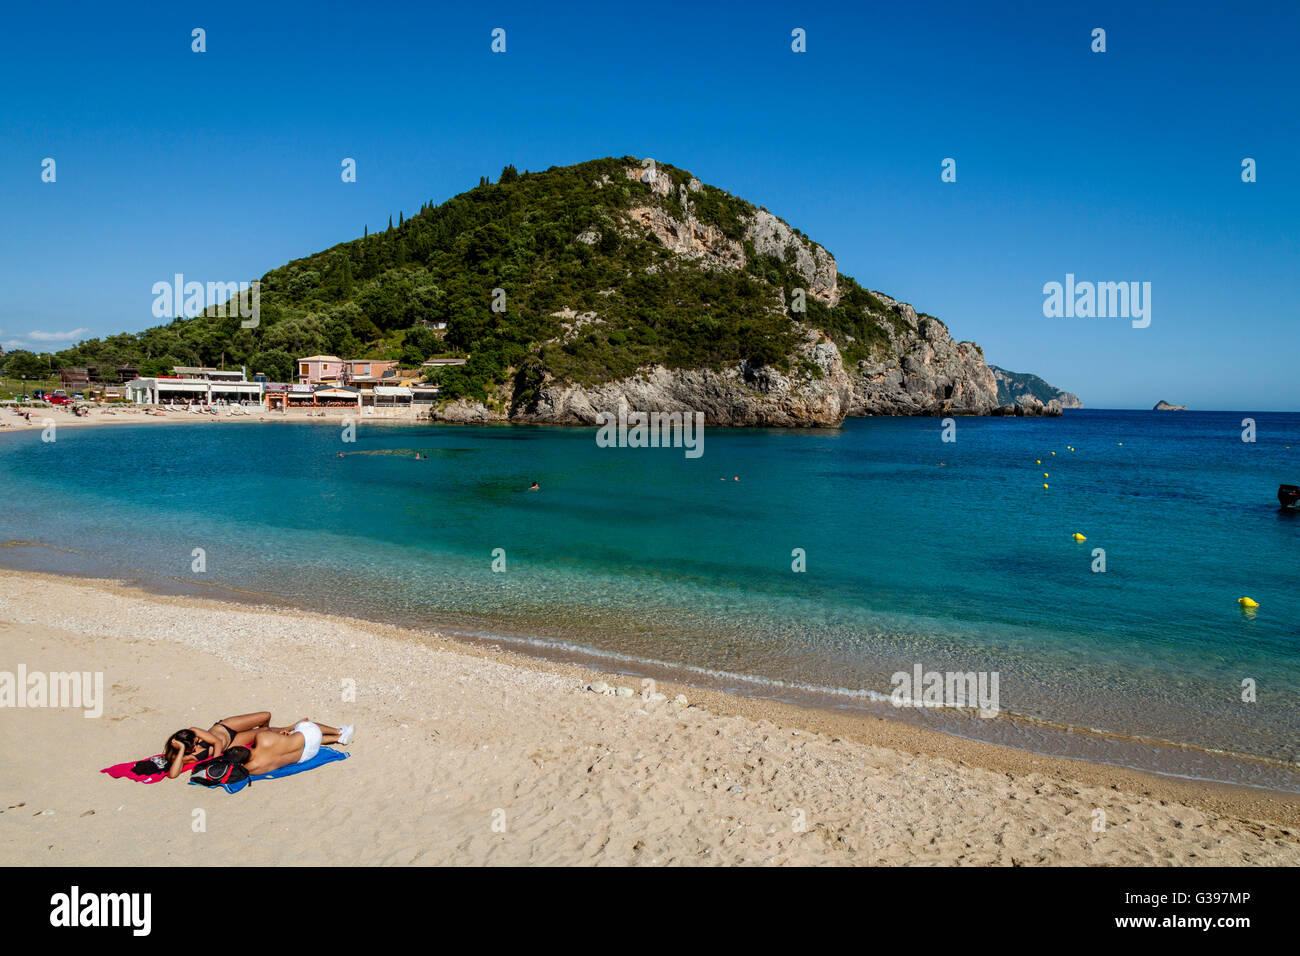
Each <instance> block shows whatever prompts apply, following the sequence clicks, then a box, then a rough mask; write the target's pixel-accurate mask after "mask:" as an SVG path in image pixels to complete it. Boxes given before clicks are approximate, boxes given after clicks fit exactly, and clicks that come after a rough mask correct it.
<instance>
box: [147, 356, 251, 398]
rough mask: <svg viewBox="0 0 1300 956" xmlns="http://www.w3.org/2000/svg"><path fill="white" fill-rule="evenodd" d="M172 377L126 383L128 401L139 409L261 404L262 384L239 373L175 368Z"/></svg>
mask: <svg viewBox="0 0 1300 956" xmlns="http://www.w3.org/2000/svg"><path fill="white" fill-rule="evenodd" d="M172 371H173V372H175V373H176V374H175V375H157V376H153V377H151V378H136V379H132V380H131V381H130V382H127V383H126V394H127V397H128V398H129V399H130V400H131V401H133V402H137V403H139V404H141V405H189V404H197V405H216V404H227V405H233V404H257V405H260V404H262V384H263V383H261V382H249V381H246V380H245V378H244V372H243V371H242V370H236V371H229V372H227V371H222V370H221V369H208V368H190V367H185V366H177V367H176V368H174V369H172Z"/></svg>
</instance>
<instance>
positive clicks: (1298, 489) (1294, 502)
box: [1277, 485, 1300, 508]
mask: <svg viewBox="0 0 1300 956" xmlns="http://www.w3.org/2000/svg"><path fill="white" fill-rule="evenodd" d="M1277 503H1278V504H1279V505H1281V506H1282V507H1283V508H1300V485H1278V486H1277Z"/></svg>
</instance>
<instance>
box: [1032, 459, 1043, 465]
mask: <svg viewBox="0 0 1300 956" xmlns="http://www.w3.org/2000/svg"><path fill="white" fill-rule="evenodd" d="M1042 463H1043V459H1041V458H1035V459H1034V464H1035V465H1041V464H1042Z"/></svg>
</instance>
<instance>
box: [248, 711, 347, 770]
mask: <svg viewBox="0 0 1300 956" xmlns="http://www.w3.org/2000/svg"><path fill="white" fill-rule="evenodd" d="M352 734H353V729H352V727H351V726H345V727H330V726H329V725H328V724H318V723H315V722H314V721H310V720H300V721H298V722H297V723H296V724H294V725H293V726H292V727H278V728H277V727H272V728H264V729H261V730H255V731H249V732H248V733H247V734H239V735H238V743H237V744H236V745H235V746H240V747H247V748H248V750H249V757H248V759H247V760H246V761H244V769H245V770H247V771H248V772H249V773H250V774H251V775H253V776H257V774H259V773H270V772H271V771H272V770H279V769H280V768H281V767H287V766H289V765H290V764H295V763H306V762H307V761H309V760H311V759H312V758H313V757H315V756H316V754H318V753H319V752H320V748H321V745H322V744H334V743H340V744H345V745H346V744H349V743H351V742H352ZM245 741H247V742H245Z"/></svg>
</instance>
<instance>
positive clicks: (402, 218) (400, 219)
mask: <svg viewBox="0 0 1300 956" xmlns="http://www.w3.org/2000/svg"><path fill="white" fill-rule="evenodd" d="M404 222H406V217H405V216H403V215H402V210H400V209H399V210H397V224H398V225H399V226H400V225H401V224H402V223H404Z"/></svg>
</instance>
